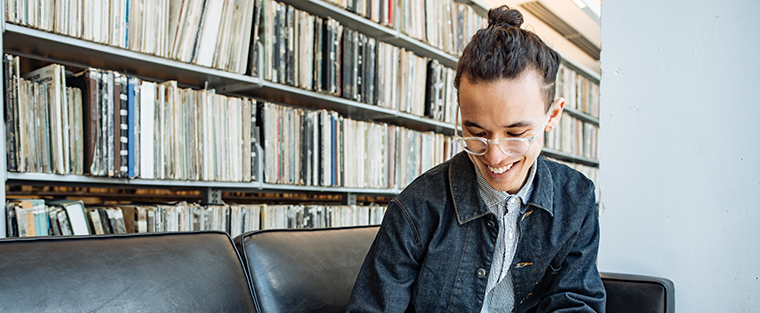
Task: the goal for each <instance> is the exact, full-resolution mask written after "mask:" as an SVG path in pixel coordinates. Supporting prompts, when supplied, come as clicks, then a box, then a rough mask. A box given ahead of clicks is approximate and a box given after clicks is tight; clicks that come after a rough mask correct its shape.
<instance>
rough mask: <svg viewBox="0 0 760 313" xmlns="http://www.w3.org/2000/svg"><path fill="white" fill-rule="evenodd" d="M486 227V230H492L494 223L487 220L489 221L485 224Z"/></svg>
mask: <svg viewBox="0 0 760 313" xmlns="http://www.w3.org/2000/svg"><path fill="white" fill-rule="evenodd" d="M486 226H488V228H493V226H494V223H493V221H491V220H489V221H488V222H487V223H486Z"/></svg>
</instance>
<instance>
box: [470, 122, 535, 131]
mask: <svg viewBox="0 0 760 313" xmlns="http://www.w3.org/2000/svg"><path fill="white" fill-rule="evenodd" d="M462 124H464V126H466V127H477V128H481V129H485V128H483V127H481V126H480V125H478V124H477V123H475V122H472V121H464V122H462ZM529 126H533V123H531V122H528V121H519V122H515V123H512V124H509V125H505V126H502V128H521V127H529Z"/></svg>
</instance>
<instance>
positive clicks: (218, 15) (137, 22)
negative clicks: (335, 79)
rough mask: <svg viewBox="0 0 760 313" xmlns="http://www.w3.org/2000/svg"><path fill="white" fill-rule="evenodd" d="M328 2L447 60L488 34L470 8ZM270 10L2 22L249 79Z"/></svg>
mask: <svg viewBox="0 0 760 313" xmlns="http://www.w3.org/2000/svg"><path fill="white" fill-rule="evenodd" d="M328 2H330V3H332V4H335V5H337V6H339V7H342V8H344V9H347V10H348V11H350V12H353V13H356V14H358V15H360V16H363V17H366V18H368V19H370V20H371V21H374V22H376V23H378V24H380V25H384V26H387V27H389V28H391V29H398V30H399V31H400V32H402V33H404V34H407V35H409V36H410V37H412V38H414V39H416V40H420V41H422V42H426V43H428V44H429V45H430V46H432V47H435V48H438V49H441V50H442V51H445V52H447V53H450V54H452V55H459V54H460V53H461V51H462V49H463V47H464V46H465V45H466V43H467V41H468V40H469V38H470V36H472V34H474V33H475V31H477V29H479V28H482V27H484V26H485V18H483V17H480V16H478V15H477V14H476V13H475V12H474V10H473V9H472V8H471V7H470V6H469V5H464V4H460V3H455V2H453V1H451V0H424V1H415V0H330V1H328ZM271 9H272V5H271V2H267V1H262V0H186V1H183V0H155V1H152V0H131V1H130V0H110V1H100V0H68V1H25V0H8V1H6V8H5V12H6V13H5V18H6V21H9V22H11V23H14V24H19V25H23V26H27V27H32V28H37V29H42V30H45V31H49V32H54V33H58V34H62V35H66V36H71V37H75V38H81V39H84V40H88V41H93V42H97V43H101V44H106V45H110V46H115V47H119V48H124V49H129V50H133V51H137V52H142V53H147V54H153V55H157V56H160V57H164V58H170V59H175V60H180V61H183V62H191V63H195V64H199V65H203V66H208V67H213V68H218V69H222V70H226V71H231V72H235V73H251V71H252V68H251V65H252V64H251V62H250V59H253V58H254V57H253V56H252V54H251V53H250V52H251V51H252V50H253V45H254V44H255V42H256V41H257V40H258V38H259V36H260V35H261V36H263V35H262V33H265V32H266V31H265V30H264V28H266V27H267V26H270V25H272V24H271V23H270V22H271V21H269V20H266V19H265V18H264V17H265V16H266V15H267V14H268V13H267V11H269V10H271ZM259 26H261V27H259ZM263 40H269V38H266V37H265V38H263Z"/></svg>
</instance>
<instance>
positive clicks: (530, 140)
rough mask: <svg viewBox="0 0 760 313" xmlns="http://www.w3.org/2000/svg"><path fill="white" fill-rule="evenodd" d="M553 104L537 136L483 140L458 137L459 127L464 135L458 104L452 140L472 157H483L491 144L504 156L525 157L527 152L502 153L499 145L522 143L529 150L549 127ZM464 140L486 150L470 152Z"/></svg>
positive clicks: (502, 150) (481, 138)
mask: <svg viewBox="0 0 760 313" xmlns="http://www.w3.org/2000/svg"><path fill="white" fill-rule="evenodd" d="M555 103H556V101H553V102H552V107H551V108H550V109H549V116H548V117H547V118H546V121H545V122H544V124H543V126H541V127H540V128H539V129H540V130H542V131H539V132H538V133H537V134H535V135H533V137H530V138H500V139H485V138H483V137H462V136H459V131H458V130H457V127H461V131H462V134H464V126H463V125H459V120H460V117H461V116H462V111H461V109H460V106H459V104H457V116H456V124H455V125H454V140H456V141H457V142H458V143H459V144H460V145H462V148H463V149H464V151H465V152H467V153H469V154H472V155H484V154H486V152H488V149H489V147H490V146H491V144H495V145H496V146H498V147H499V150H501V152H503V153H504V154H506V155H508V156H520V155H525V153H528V151H527V150H526V151H525V153H522V154H515V153H508V152H506V151H504V148H503V147H502V146H501V143H502V142H505V141H522V142H524V143H526V144H527V145H528V149H530V146H531V145H532V144H533V142H535V141H536V138H538V136H539V135H541V133H543V132H544V131H543V130H544V129H545V128H546V125H549V120H551V119H552V112H553V111H554V104H555ZM462 122H464V121H462ZM466 140H477V141H480V142H483V143H485V145H486V150H485V151H483V152H482V153H475V152H472V151H471V150H470V149H469V148H467V143H465V141H466Z"/></svg>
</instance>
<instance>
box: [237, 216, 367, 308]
mask: <svg viewBox="0 0 760 313" xmlns="http://www.w3.org/2000/svg"><path fill="white" fill-rule="evenodd" d="M378 229H379V226H361V227H347V228H319V229H277V230H264V231H257V232H250V233H246V234H242V235H240V236H238V237H236V238H235V239H234V241H235V245H236V246H237V247H238V250H239V251H240V254H241V256H242V257H243V260H244V261H243V262H244V263H245V264H246V267H247V268H248V271H249V273H250V277H251V281H252V285H253V291H254V294H255V298H256V301H257V302H258V303H257V305H258V306H259V308H260V309H261V312H262V313H272V312H345V311H346V307H347V306H348V300H349V298H350V296H351V290H352V289H353V286H354V282H355V281H356V277H357V276H358V275H359V269H360V268H361V266H362V263H363V262H364V258H365V257H366V255H367V252H368V251H369V248H370V246H371V245H372V241H373V240H374V239H375V235H376V234H377V230H378Z"/></svg>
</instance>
